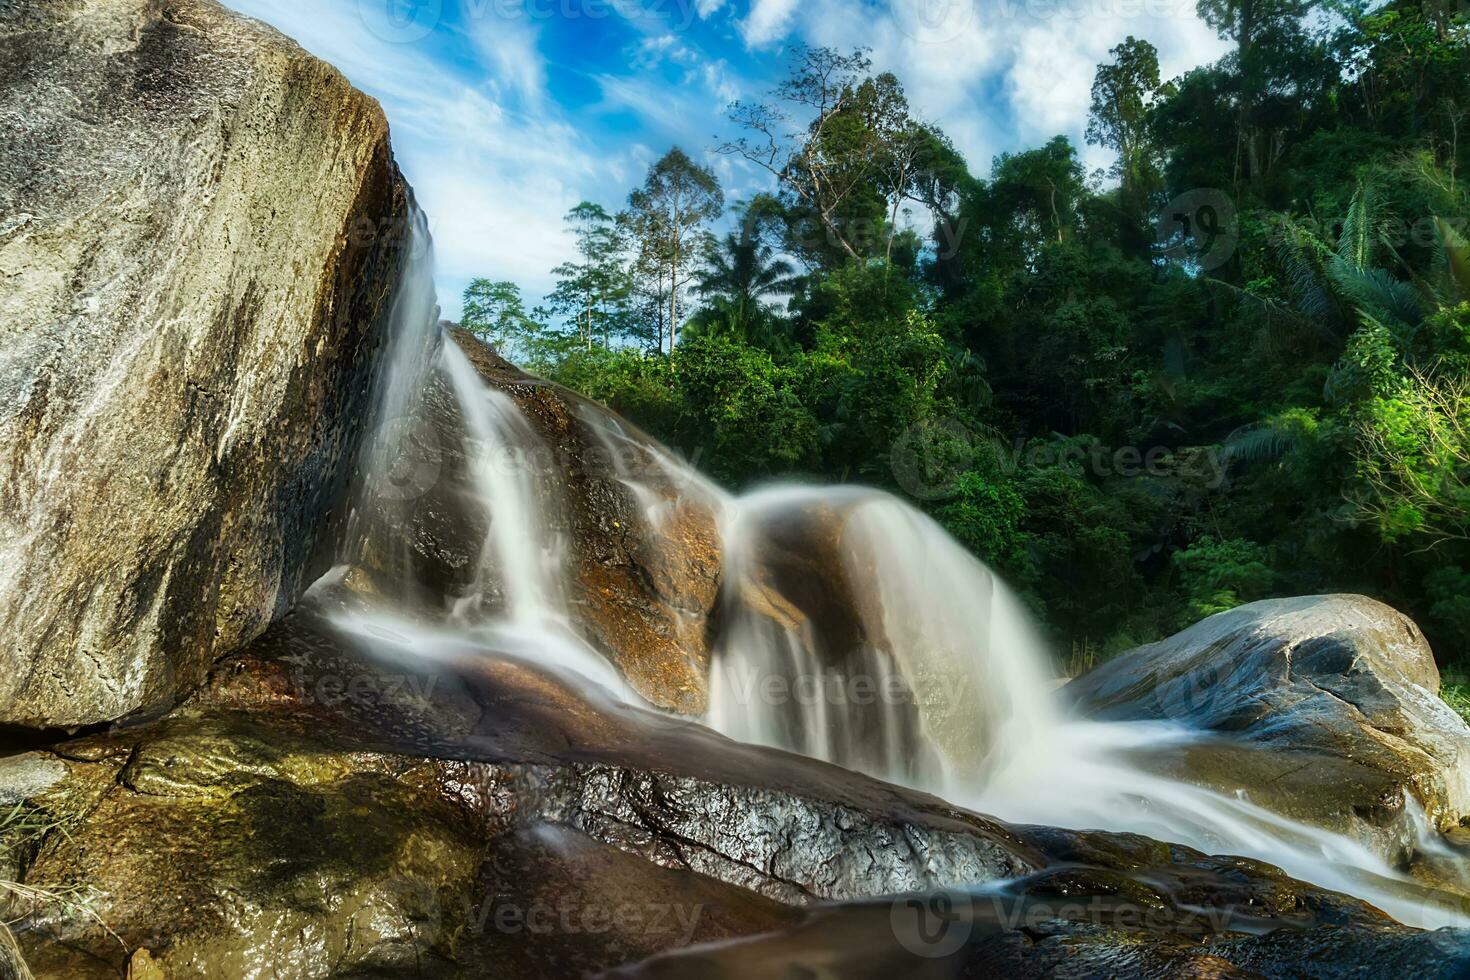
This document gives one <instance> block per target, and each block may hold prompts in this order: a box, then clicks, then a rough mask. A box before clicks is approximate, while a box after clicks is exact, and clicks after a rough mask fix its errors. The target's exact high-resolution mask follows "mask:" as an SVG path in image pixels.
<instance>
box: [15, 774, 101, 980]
mask: <svg viewBox="0 0 1470 980" xmlns="http://www.w3.org/2000/svg"><path fill="white" fill-rule="evenodd" d="M53 833H60V834H68V833H69V830H68V827H67V824H66V822H65V821H62V820H57V819H55V818H53V817H51V816H50V815H49V814H46V813H45V812H44V811H41V810H36V809H35V808H33V807H29V806H27V805H26V804H24V803H19V804H16V805H15V806H14V807H12V808H11V809H10V810H8V811H0V854H4V853H6V852H10V853H14V852H16V851H19V850H20V849H22V848H25V847H28V846H31V845H39V844H40V843H41V842H42V841H43V840H44V839H45V838H46V837H47V836H48V835H50V834H53ZM92 900H93V896H92V894H91V893H90V891H89V890H88V889H86V888H84V887H81V886H72V887H66V888H59V889H58V888H37V887H34V886H32V885H27V884H24V883H22V882H18V881H6V880H5V879H3V878H0V907H3V908H6V909H7V910H8V913H9V917H8V918H4V919H0V954H3V955H5V956H7V957H8V958H9V959H10V961H11V967H12V969H13V970H14V972H15V975H16V976H17V977H18V978H19V980H35V975H34V974H33V973H31V970H30V967H29V966H27V965H26V961H25V957H24V956H23V955H22V953H21V948H20V942H19V940H18V939H17V938H16V935H15V929H14V927H15V926H16V925H18V924H19V923H20V922H22V921H24V920H25V919H27V918H29V917H30V916H32V915H35V914H36V913H37V912H39V911H41V910H44V909H51V910H54V911H56V912H58V913H60V914H61V915H63V916H65V917H68V918H70V917H80V918H86V919H91V920H92V921H93V922H96V923H97V924H98V925H99V926H101V927H102V928H103V930H105V931H106V932H107V934H108V935H110V936H112V937H113V938H114V939H116V940H117V941H118V944H119V945H121V946H122V948H123V952H124V953H126V952H127V944H126V943H124V942H123V941H122V938H121V937H120V936H118V934H117V933H115V932H113V931H112V930H111V929H110V928H108V926H107V923H105V922H103V921H102V917H101V916H100V915H98V914H97V912H96V911H95V910H94V909H93V908H92Z"/></svg>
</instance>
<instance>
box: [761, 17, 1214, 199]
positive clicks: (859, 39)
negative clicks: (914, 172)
mask: <svg viewBox="0 0 1470 980" xmlns="http://www.w3.org/2000/svg"><path fill="white" fill-rule="evenodd" d="M762 8H768V9H766V10H765V12H764V13H763V11H762ZM740 26H741V29H742V33H743V34H744V36H745V38H746V41H747V43H748V44H750V45H752V46H761V45H772V44H775V43H778V42H781V41H784V40H787V39H799V40H802V41H805V42H807V43H810V44H818V45H825V46H828V47H835V48H838V49H841V50H851V49H852V48H856V47H865V48H870V49H871V50H872V57H873V62H874V65H875V67H877V68H878V69H879V70H886V71H892V72H894V74H896V75H897V76H898V77H899V79H900V80H901V81H902V82H903V83H904V87H905V90H906V91H907V92H908V96H909V101H910V104H911V106H912V108H913V111H914V113H915V114H916V115H918V116H919V117H921V118H923V119H926V120H928V121H930V122H933V123H935V124H937V125H938V126H939V127H940V128H941V129H943V130H944V131H945V132H946V133H947V134H948V135H949V136H950V138H951V139H952V140H954V142H955V145H956V146H957V147H958V148H959V149H960V151H961V152H962V153H964V154H965V155H966V157H967V158H968V159H969V160H970V165H971V167H972V169H974V170H975V171H976V172H977V173H980V174H983V173H985V172H986V171H987V170H988V169H989V163H990V159H991V157H993V156H994V155H995V154H996V153H998V152H1000V151H1002V150H1007V149H1015V148H1020V147H1025V146H1031V145H1035V144H1036V143H1037V142H1039V141H1041V140H1044V139H1048V138H1050V137H1052V136H1055V135H1057V134H1063V135H1067V136H1070V137H1071V138H1072V139H1073V141H1074V143H1076V144H1077V145H1078V147H1079V150H1080V151H1081V153H1082V155H1083V157H1084V159H1085V160H1086V161H1087V162H1088V164H1089V165H1091V164H1093V163H1095V162H1096V161H1097V160H1098V159H1099V157H1098V154H1097V153H1095V152H1093V151H1092V149H1091V148H1088V147H1086V146H1085V144H1084V143H1083V133H1084V132H1085V129H1086V124H1087V110H1088V106H1089V105H1090V104H1091V97H1092V96H1091V91H1092V78H1093V74H1094V72H1095V71H1096V68H1097V65H1098V64H1099V63H1101V62H1103V61H1105V60H1107V57H1108V50H1109V49H1110V48H1112V47H1115V46H1116V45H1117V44H1119V43H1120V42H1122V41H1123V39H1124V38H1126V37H1128V36H1129V35H1133V36H1135V37H1139V38H1142V39H1145V40H1148V41H1150V42H1151V43H1153V44H1154V46H1155V47H1157V48H1158V51H1159V61H1160V67H1161V70H1162V72H1163V74H1164V77H1166V78H1169V77H1173V76H1175V75H1178V74H1180V73H1182V72H1184V71H1186V70H1188V69H1190V68H1192V67H1194V66H1196V65H1200V64H1204V63H1207V62H1210V61H1214V60H1215V59H1217V58H1219V57H1220V56H1221V55H1222V54H1224V53H1225V50H1226V45H1225V44H1224V42H1222V41H1220V40H1219V38H1217V37H1216V36H1215V33H1214V32H1213V31H1212V30H1210V29H1209V28H1208V27H1207V26H1206V25H1204V24H1203V23H1202V22H1201V21H1200V20H1199V18H1198V17H1197V16H1196V15H1195V13H1194V0H887V3H886V4H884V5H881V6H876V7H875V6H872V5H867V4H861V3H859V2H858V0H806V2H804V3H803V4H802V5H801V6H800V7H799V8H797V7H796V5H795V4H794V3H787V2H785V0H769V2H766V0H756V4H755V6H754V8H753V9H752V11H751V14H750V17H749V18H748V19H747V20H746V21H745V22H743V23H742V24H741V25H740ZM1106 162H1107V161H1106V160H1103V164H1104V165H1105V163H1106Z"/></svg>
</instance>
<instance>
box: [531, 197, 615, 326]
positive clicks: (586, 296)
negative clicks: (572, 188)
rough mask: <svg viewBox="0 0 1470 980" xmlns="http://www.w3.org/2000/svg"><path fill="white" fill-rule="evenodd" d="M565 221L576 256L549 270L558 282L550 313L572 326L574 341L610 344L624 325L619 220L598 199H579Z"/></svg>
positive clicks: (550, 298)
mask: <svg viewBox="0 0 1470 980" xmlns="http://www.w3.org/2000/svg"><path fill="white" fill-rule="evenodd" d="M565 220H566V223H567V225H568V226H569V227H570V228H571V230H572V234H573V236H574V237H575V239H576V243H577V261H575V262H565V263H563V264H561V265H559V266H557V267H556V268H555V269H553V270H551V271H552V274H553V275H555V276H557V277H558V281H557V284H556V288H555V289H553V290H552V292H551V295H550V296H549V297H548V298H547V299H548V303H549V305H550V307H551V310H552V311H553V312H555V313H560V314H562V315H563V316H566V317H568V318H569V319H570V321H571V322H572V324H573V325H574V326H575V328H576V339H577V344H578V346H579V347H581V348H583V349H585V350H591V349H592V345H593V344H594V343H595V342H596V341H598V340H599V339H600V340H601V341H602V342H603V343H608V342H609V341H610V340H611V338H612V337H614V336H621V335H622V334H623V333H624V332H626V329H627V302H628V293H629V287H628V275H627V271H626V269H625V268H624V264H623V260H622V253H623V250H624V242H623V241H622V239H621V237H620V235H619V230H618V226H617V222H616V221H615V220H614V219H613V216H612V215H610V214H608V212H607V211H606V209H604V208H603V207H602V206H601V205H599V204H594V203H592V202H590V201H583V202H582V203H580V204H578V205H577V206H576V207H574V208H572V209H571V210H570V211H568V212H567V215H566V219H565Z"/></svg>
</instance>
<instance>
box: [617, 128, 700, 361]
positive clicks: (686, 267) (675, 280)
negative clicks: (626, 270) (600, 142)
mask: <svg viewBox="0 0 1470 980" xmlns="http://www.w3.org/2000/svg"><path fill="white" fill-rule="evenodd" d="M724 210H725V195H724V192H723V191H721V190H720V182H719V180H718V179H717V178H716V177H715V174H714V171H713V170H711V169H710V168H708V167H705V166H701V165H700V164H697V163H695V162H694V161H693V160H691V159H690V158H689V155H688V154H686V153H685V152H684V151H683V150H681V149H680V148H679V147H677V146H676V147H674V148H673V149H672V150H670V151H669V152H668V153H667V154H666V155H665V156H664V158H663V159H662V160H659V161H658V162H657V163H655V164H654V165H653V166H652V167H650V168H649V170H648V177H647V178H646V179H645V180H644V182H643V186H642V187H641V188H639V189H638V190H636V191H634V192H633V193H632V194H631V195H629V197H628V212H627V218H626V225H627V227H629V228H630V229H632V231H633V234H634V235H635V236H636V241H637V246H638V254H639V256H640V258H641V259H642V260H643V261H644V264H645V266H646V267H651V268H652V269H654V270H657V275H658V277H659V278H660V279H662V280H663V282H664V285H665V287H666V288H667V290H668V307H669V319H668V336H669V349H670V350H673V349H674V348H675V347H676V346H677V345H678V342H679V296H680V293H681V292H682V291H683V289H684V288H685V287H686V286H688V285H689V283H690V282H691V281H692V280H693V278H694V273H695V269H696V268H697V263H698V261H699V258H700V256H701V254H702V253H703V252H704V250H705V247H706V243H707V241H708V231H707V230H706V226H707V225H708V224H709V223H710V222H712V221H715V220H716V219H718V218H719V217H720V215H721V214H723V213H724Z"/></svg>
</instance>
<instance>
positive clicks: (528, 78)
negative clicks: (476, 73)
mask: <svg viewBox="0 0 1470 980" xmlns="http://www.w3.org/2000/svg"><path fill="white" fill-rule="evenodd" d="M470 25H471V26H470V29H469V36H470V40H471V42H472V43H473V44H474V46H475V50H476V51H477V52H478V53H479V54H480V59H481V63H482V64H483V65H485V66H486V67H487V68H488V69H490V77H491V78H492V79H493V80H495V82H496V83H497V84H499V85H502V86H504V87H505V88H508V89H509V90H510V91H512V92H514V93H515V94H516V95H517V96H519V97H520V98H521V99H522V100H524V102H525V104H526V106H527V107H528V108H533V109H539V108H541V107H542V102H543V97H544V95H545V92H546V62H545V60H544V59H543V58H542V57H541V52H540V51H538V50H537V43H538V34H539V33H540V32H539V31H538V30H537V28H536V27H535V25H533V24H531V23H530V22H529V21H522V20H519V19H511V18H504V17H477V18H475V19H473V20H472V21H471V22H470Z"/></svg>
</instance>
